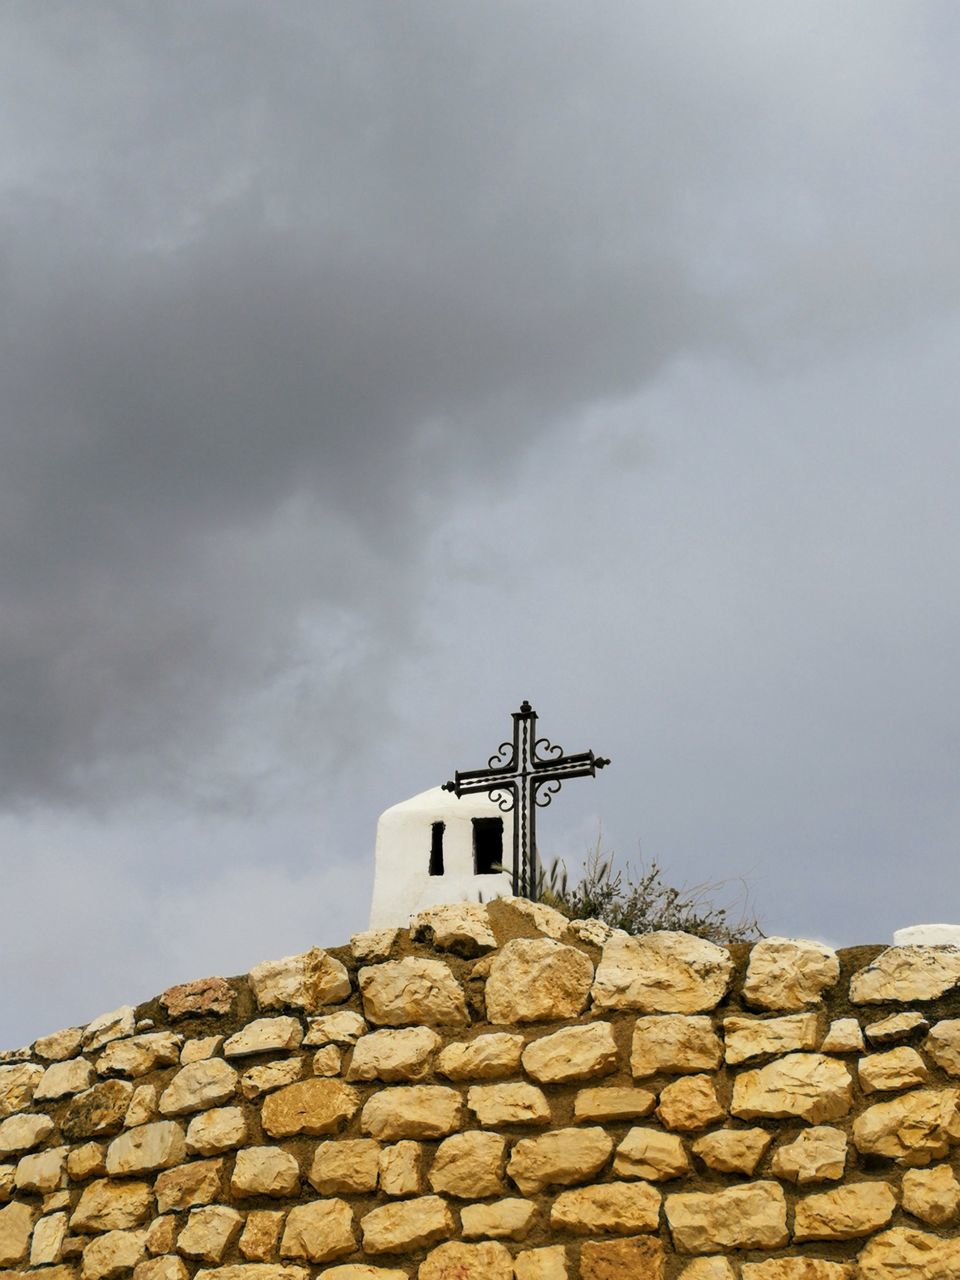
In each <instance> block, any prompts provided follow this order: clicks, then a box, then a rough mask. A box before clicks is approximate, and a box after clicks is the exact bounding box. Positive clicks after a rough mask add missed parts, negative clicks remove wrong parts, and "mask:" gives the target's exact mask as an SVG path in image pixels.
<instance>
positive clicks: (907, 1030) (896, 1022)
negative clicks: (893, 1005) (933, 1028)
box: [864, 1009, 930, 1044]
mask: <svg viewBox="0 0 960 1280" xmlns="http://www.w3.org/2000/svg"><path fill="white" fill-rule="evenodd" d="M929 1025H930V1024H929V1023H928V1022H927V1020H926V1018H925V1017H924V1016H923V1014H922V1013H917V1011H916V1010H915V1009H911V1010H909V1011H908V1012H907V1013H891V1014H890V1016H889V1018H881V1019H880V1021H879V1022H871V1023H870V1025H869V1026H868V1027H864V1035H865V1036H866V1037H867V1039H868V1040H869V1041H870V1042H871V1043H872V1044H892V1043H893V1042H894V1041H895V1040H906V1038H907V1037H908V1036H911V1035H913V1033H914V1032H915V1031H926V1029H927V1027H928V1026H929Z"/></svg>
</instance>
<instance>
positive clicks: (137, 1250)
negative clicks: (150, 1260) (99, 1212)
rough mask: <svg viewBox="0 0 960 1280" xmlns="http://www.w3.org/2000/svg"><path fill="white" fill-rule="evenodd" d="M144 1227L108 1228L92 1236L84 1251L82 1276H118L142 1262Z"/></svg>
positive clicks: (101, 1279) (93, 1279) (92, 1279)
mask: <svg viewBox="0 0 960 1280" xmlns="http://www.w3.org/2000/svg"><path fill="white" fill-rule="evenodd" d="M145 1253H146V1249H145V1244H144V1233H143V1232H142V1231H108V1232H107V1233H106V1235H102V1236H97V1237H96V1239H94V1240H91V1241H90V1243H89V1244H88V1245H87V1247H86V1248H85V1249H84V1251H83V1270H82V1273H81V1274H82V1275H83V1280H116V1277H119V1276H122V1275H123V1274H124V1273H125V1272H127V1271H130V1270H132V1268H133V1267H135V1266H136V1265H137V1264H138V1263H140V1262H143V1260H144V1256H145Z"/></svg>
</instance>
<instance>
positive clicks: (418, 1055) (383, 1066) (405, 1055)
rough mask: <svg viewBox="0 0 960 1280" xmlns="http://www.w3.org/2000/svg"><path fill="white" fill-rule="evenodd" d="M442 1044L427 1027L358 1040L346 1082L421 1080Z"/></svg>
mask: <svg viewBox="0 0 960 1280" xmlns="http://www.w3.org/2000/svg"><path fill="white" fill-rule="evenodd" d="M442 1043H443V1041H442V1040H441V1039H440V1037H439V1036H438V1035H437V1033H436V1032H435V1031H433V1030H432V1029H431V1028H430V1027H404V1028H402V1029H400V1030H397V1031H393V1030H391V1031H374V1032H373V1033H372V1034H371V1035H368V1036H361V1038H360V1039H359V1040H358V1041H357V1043H356V1046H355V1048H354V1050H353V1060H352V1062H351V1063H350V1067H349V1069H348V1071H347V1079H348V1080H387V1081H391V1080H393V1081H396V1080H423V1079H424V1078H425V1077H426V1076H428V1075H430V1072H431V1069H432V1066H433V1059H434V1056H435V1054H436V1052H437V1050H438V1049H439V1048H440V1046H441V1044H442Z"/></svg>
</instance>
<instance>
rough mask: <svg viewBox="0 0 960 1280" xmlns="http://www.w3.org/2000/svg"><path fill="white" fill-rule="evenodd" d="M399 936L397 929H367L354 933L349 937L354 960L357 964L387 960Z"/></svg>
mask: <svg viewBox="0 0 960 1280" xmlns="http://www.w3.org/2000/svg"><path fill="white" fill-rule="evenodd" d="M399 936H400V930H399V929H367V930H365V931H364V932H363V933H355V934H354V935H353V937H352V938H351V939H350V949H351V951H352V952H353V958H354V960H356V962H357V963H358V964H376V963H377V962H378V961H380V960H389V959H390V955H391V952H392V951H393V948H394V944H395V943H396V941H397V938H398V937H399Z"/></svg>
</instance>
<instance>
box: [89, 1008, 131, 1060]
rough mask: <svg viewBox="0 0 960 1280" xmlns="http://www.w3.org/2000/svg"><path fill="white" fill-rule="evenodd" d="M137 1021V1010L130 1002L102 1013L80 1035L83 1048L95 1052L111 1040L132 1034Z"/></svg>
mask: <svg viewBox="0 0 960 1280" xmlns="http://www.w3.org/2000/svg"><path fill="white" fill-rule="evenodd" d="M136 1021H137V1018H136V1010H135V1009H134V1008H133V1007H132V1006H131V1005H129V1004H124V1005H121V1006H120V1008H119V1009H112V1010H111V1011H110V1012H109V1013H101V1015H100V1017H99V1018H94V1020H93V1021H92V1022H90V1023H88V1024H87V1026H86V1027H85V1028H84V1031H83V1034H82V1036H81V1037H80V1045H81V1048H83V1049H84V1050H86V1052H87V1053H93V1051H94V1050H95V1049H101V1048H102V1047H103V1046H104V1045H105V1044H109V1042H110V1041H111V1040H119V1039H120V1038H121V1037H122V1036H132V1035H133V1033H134V1031H135V1030H136Z"/></svg>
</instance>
